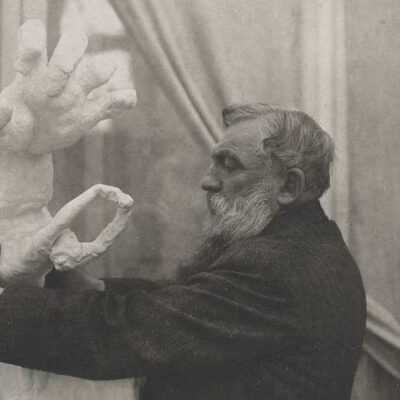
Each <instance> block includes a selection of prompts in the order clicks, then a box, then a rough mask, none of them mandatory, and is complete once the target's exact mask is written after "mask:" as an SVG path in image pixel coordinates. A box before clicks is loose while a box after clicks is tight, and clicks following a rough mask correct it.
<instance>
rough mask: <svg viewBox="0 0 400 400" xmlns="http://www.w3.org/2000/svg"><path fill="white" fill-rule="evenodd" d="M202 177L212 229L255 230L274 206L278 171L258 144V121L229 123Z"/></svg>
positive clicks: (236, 232) (235, 233)
mask: <svg viewBox="0 0 400 400" xmlns="http://www.w3.org/2000/svg"><path fill="white" fill-rule="evenodd" d="M211 157H212V162H211V166H210V168H209V171H208V174H207V175H206V176H205V177H204V179H203V181H202V188H203V189H204V190H205V191H206V192H207V201H208V207H209V210H210V213H211V215H212V217H213V219H214V221H213V223H214V228H215V227H217V228H216V229H215V230H216V232H215V233H224V232H225V233H228V234H229V235H230V236H234V237H235V236H238V237H243V236H249V235H251V234H256V233H258V232H256V231H259V230H260V229H261V227H262V226H263V225H267V223H268V222H269V219H270V218H271V216H272V214H273V213H274V212H275V211H276V209H277V202H276V197H277V186H278V185H277V183H278V180H277V173H276V171H275V170H274V165H273V162H272V159H271V157H270V156H269V155H266V154H264V152H263V151H262V147H261V131H260V122H259V121H258V120H257V119H254V120H248V121H242V122H239V123H237V124H234V125H232V126H230V127H229V128H228V129H227V130H226V132H225V135H224V138H223V139H222V140H221V141H220V142H219V143H218V144H217V145H216V146H215V148H214V149H213V151H212V154H211Z"/></svg>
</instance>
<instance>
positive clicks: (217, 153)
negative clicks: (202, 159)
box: [211, 149, 240, 162]
mask: <svg viewBox="0 0 400 400" xmlns="http://www.w3.org/2000/svg"><path fill="white" fill-rule="evenodd" d="M211 157H212V158H218V157H231V158H234V159H235V160H236V161H239V162H240V158H239V157H238V155H237V154H236V153H235V152H234V151H232V150H230V149H215V150H214V151H213V152H212V154H211Z"/></svg>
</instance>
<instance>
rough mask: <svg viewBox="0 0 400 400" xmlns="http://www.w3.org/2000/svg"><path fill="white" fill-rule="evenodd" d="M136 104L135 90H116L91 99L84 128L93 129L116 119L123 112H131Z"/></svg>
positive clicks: (86, 111)
mask: <svg viewBox="0 0 400 400" xmlns="http://www.w3.org/2000/svg"><path fill="white" fill-rule="evenodd" d="M136 102H137V97H136V91H135V90H133V89H127V90H115V91H113V92H108V93H105V94H104V95H103V96H101V97H98V98H93V99H90V100H89V101H88V102H87V104H86V107H85V110H84V114H85V118H84V128H86V129H91V128H93V127H94V126H95V125H97V124H98V123H99V122H100V121H102V120H104V119H109V118H114V117H116V116H117V115H119V114H120V113H121V112H123V111H126V110H130V109H131V108H132V107H134V106H135V104H136Z"/></svg>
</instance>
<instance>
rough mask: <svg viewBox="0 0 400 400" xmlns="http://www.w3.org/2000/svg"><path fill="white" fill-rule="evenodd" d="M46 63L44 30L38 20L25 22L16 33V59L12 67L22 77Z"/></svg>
mask: <svg viewBox="0 0 400 400" xmlns="http://www.w3.org/2000/svg"><path fill="white" fill-rule="evenodd" d="M46 62H47V50H46V30H45V27H44V25H43V23H42V22H41V21H40V20H38V19H31V20H28V21H27V22H25V23H24V24H23V25H22V26H21V28H20V29H19V31H18V50H17V59H16V61H15V64H14V67H15V70H16V71H17V72H20V73H21V74H23V75H27V74H29V73H30V72H31V71H32V70H33V69H35V68H36V67H37V66H39V65H45V63H46Z"/></svg>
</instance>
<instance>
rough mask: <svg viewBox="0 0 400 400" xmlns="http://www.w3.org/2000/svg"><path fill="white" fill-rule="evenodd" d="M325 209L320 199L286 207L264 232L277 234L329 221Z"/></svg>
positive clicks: (315, 226)
mask: <svg viewBox="0 0 400 400" xmlns="http://www.w3.org/2000/svg"><path fill="white" fill-rule="evenodd" d="M329 222H330V221H329V219H328V218H327V216H326V214H325V212H324V210H323V209H322V207H321V204H320V202H319V201H318V200H313V201H309V202H307V203H305V204H302V205H299V206H296V207H290V208H286V209H284V210H281V211H279V212H278V214H277V215H276V216H275V217H274V218H273V219H272V221H271V222H270V223H269V224H268V226H267V227H266V228H265V229H264V231H263V234H267V235H269V234H277V233H282V232H286V231H288V230H298V229H302V228H304V227H314V228H317V227H318V226H321V224H322V225H324V226H325V225H326V223H329Z"/></svg>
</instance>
